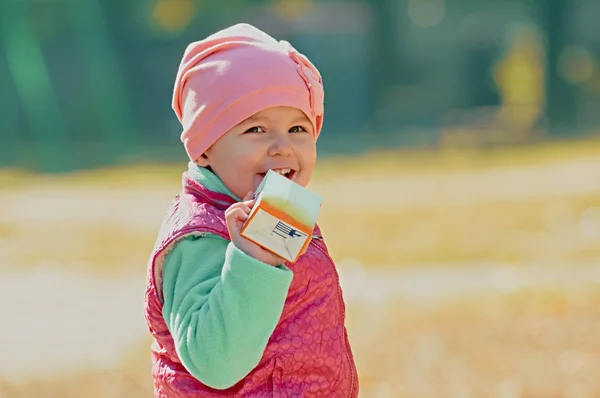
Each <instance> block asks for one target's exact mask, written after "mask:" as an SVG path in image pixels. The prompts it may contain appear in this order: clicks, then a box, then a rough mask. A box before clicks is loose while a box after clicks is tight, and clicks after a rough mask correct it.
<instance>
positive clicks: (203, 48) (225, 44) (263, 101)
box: [173, 24, 324, 161]
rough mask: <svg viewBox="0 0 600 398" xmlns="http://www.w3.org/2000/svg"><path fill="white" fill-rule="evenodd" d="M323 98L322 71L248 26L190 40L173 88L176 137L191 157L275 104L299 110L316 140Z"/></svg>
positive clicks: (301, 56)
mask: <svg viewBox="0 0 600 398" xmlns="http://www.w3.org/2000/svg"><path fill="white" fill-rule="evenodd" d="M323 101H324V92H323V83H322V78H321V75H320V73H319V71H318V70H317V68H316V67H315V66H314V65H313V64H312V63H311V62H310V61H309V60H308V58H306V57H305V56H304V55H302V54H301V53H299V52H298V51H297V50H296V49H294V48H293V47H292V45H291V44H290V43H288V42H286V41H277V40H275V39H274V38H272V37H271V36H269V35H268V34H266V33H265V32H263V31H261V30H259V29H257V28H255V27H254V26H252V25H249V24H237V25H234V26H231V27H229V28H226V29H224V30H221V31H219V32H217V33H214V34H212V35H211V36H209V37H207V38H206V39H204V40H201V41H197V42H194V43H191V44H190V45H189V46H188V47H187V49H186V50H185V53H184V56H183V59H182V60H181V64H180V66H179V70H178V72H177V78H176V80H175V88H174V92H173V110H174V111H175V113H176V114H177V117H178V119H179V121H180V122H181V125H182V127H183V132H182V133H181V141H182V142H183V144H184V146H185V149H186V152H187V154H188V156H189V157H190V159H191V160H192V161H195V160H196V159H198V158H199V157H200V156H201V155H202V154H203V153H204V152H205V151H206V150H207V149H208V148H209V147H210V146H211V145H213V144H214V143H215V142H216V141H217V140H218V139H219V138H220V137H221V136H222V135H223V134H225V133H226V132H228V131H229V130H230V129H231V128H233V127H234V126H236V125H237V124H239V123H241V122H242V121H244V120H246V119H247V118H249V117H250V116H252V115H254V114H255V113H257V112H260V111H261V110H264V109H267V108H270V107H274V106H290V107H294V108H298V109H300V110H301V111H303V112H304V113H305V114H306V116H307V117H308V119H309V120H310V122H311V123H312V125H313V128H314V134H315V139H317V138H318V136H319V134H320V132H321V127H322V125H323V112H324V109H323Z"/></svg>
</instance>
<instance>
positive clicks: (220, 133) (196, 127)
mask: <svg viewBox="0 0 600 398" xmlns="http://www.w3.org/2000/svg"><path fill="white" fill-rule="evenodd" d="M323 99H324V95H323V86H322V83H321V76H320V74H319V72H318V71H317V69H316V68H315V67H314V66H313V65H312V64H311V63H310V61H308V59H307V58H306V57H305V56H303V55H302V54H300V53H299V52H298V51H296V50H295V49H294V48H293V47H292V46H291V45H290V44H289V43H287V42H284V41H279V42H278V41H276V40H275V39H273V38H272V37H270V36H269V35H267V34H266V33H264V32H262V31H260V30H258V29H256V28H254V27H253V26H250V25H247V24H239V25H235V26H232V27H230V28H227V29H225V30H222V31H220V32H217V33H215V34H213V35H211V36H209V37H208V38H206V39H205V40H202V41H199V42H195V43H192V44H191V45H189V46H188V48H187V49H186V52H185V54H184V57H183V60H182V62H181V65H180V67H179V71H178V74H177V79H176V83H175V90H174V96H173V109H174V110H175V113H176V114H177V116H178V118H179V120H180V121H181V124H182V126H183V133H182V134H181V139H182V141H183V144H184V146H185V149H186V152H187V154H188V156H189V157H190V159H191V162H190V164H189V169H188V171H187V172H185V173H184V174H183V189H182V191H181V193H180V194H179V195H178V196H177V197H176V198H175V199H174V201H173V202H172V204H171V207H170V208H169V210H168V212H167V214H166V217H165V219H164V221H163V224H162V227H161V230H160V233H159V236H158V239H157V242H156V246H155V248H154V251H153V253H152V256H151V259H150V262H149V266H148V281H147V289H146V303H145V315H146V319H147V322H148V326H149V329H150V332H151V334H152V336H153V337H154V343H153V345H152V362H153V369H152V374H153V377H154V388H155V396H156V397H169V398H171V397H233V396H235V397H309V396H312V397H356V396H357V395H358V378H357V373H356V368H355V365H354V360H353V357H352V352H351V350H350V346H349V343H348V338H347V333H346V329H345V327H344V318H345V313H344V312H345V309H344V303H343V301H342V294H341V289H340V285H339V279H338V275H337V272H336V269H335V266H334V263H333V261H332V260H331V258H330V257H329V254H328V253H327V248H326V246H325V244H324V243H323V241H322V240H321V239H320V236H319V235H318V234H319V233H320V232H319V229H318V227H315V231H314V235H313V240H312V241H311V244H310V245H309V246H308V249H307V250H306V252H305V253H304V254H303V255H302V256H301V257H300V258H299V259H298V261H296V262H295V263H294V264H291V263H286V262H285V261H284V260H283V259H281V258H279V257H277V256H275V255H273V254H271V253H269V252H267V251H265V250H264V249H262V248H261V247H259V246H257V245H255V244H253V243H252V242H250V241H249V240H246V239H244V238H242V237H241V236H240V229H241V227H242V225H243V223H244V221H245V220H246V219H247V218H248V214H249V212H250V209H251V208H252V206H253V204H254V202H253V200H252V198H253V193H252V191H254V190H255V189H256V188H257V187H258V184H259V183H260V181H261V180H262V178H263V177H264V175H265V173H266V172H267V171H268V170H269V169H272V170H275V171H277V172H279V173H281V174H283V175H285V176H286V177H288V178H290V179H291V180H293V181H295V182H297V183H298V184H301V185H303V186H306V185H307V184H308V182H309V180H310V178H311V175H312V172H313V167H314V165H315V161H316V145H315V142H316V140H317V137H318V136H319V133H320V130H321V126H322V123H323Z"/></svg>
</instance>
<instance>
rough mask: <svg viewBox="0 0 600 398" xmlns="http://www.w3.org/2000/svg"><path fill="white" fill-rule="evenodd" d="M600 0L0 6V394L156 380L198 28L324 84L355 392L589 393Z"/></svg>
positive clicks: (599, 284)
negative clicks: (244, 34)
mask: <svg viewBox="0 0 600 398" xmlns="http://www.w3.org/2000/svg"><path fill="white" fill-rule="evenodd" d="M599 20H600V2H599V1H598V0H568V1H567V0H372V1H368V0H362V1H359V0H356V1H350V0H348V1H341V0H338V1H326V0H246V1H243V0H221V1H201V0H128V1H117V0H78V1H74V0H51V1H50V0H0V299H1V302H2V305H1V306H0V319H1V321H0V325H1V326H0V339H1V341H2V344H0V398H12V397H92V398H93V397H103V398H104V397H150V396H152V380H151V377H150V356H149V344H150V339H149V335H148V332H147V328H146V325H145V321H144V318H143V292H144V284H145V267H146V261H147V259H148V256H149V254H150V251H151V249H152V246H153V243H154V239H155V238H156V233H157V231H158V227H159V225H160V221H161V219H162V217H163V214H164V212H165V211H166V208H167V206H168V204H169V202H170V200H171V199H172V198H173V196H174V195H176V194H177V192H178V190H179V189H180V176H181V172H182V171H183V170H184V169H185V167H186V162H187V161H186V155H185V152H184V150H183V147H182V145H181V143H180V141H179V133H180V126H179V124H178V121H177V119H176V117H175V115H174V113H173V111H172V110H171V95H172V88H173V84H174V79H175V75H176V71H177V67H178V65H179V62H180V60H181V56H182V55H183V52H184V50H185V48H186V46H187V45H188V44H189V43H190V42H192V41H196V40H199V39H202V38H204V37H205V36H207V35H209V34H211V33H213V32H215V31H217V30H219V29H222V28H224V27H226V26H228V25H231V24H234V23H237V22H249V23H252V24H254V25H256V26H257V27H259V28H261V29H263V30H265V31H266V32H267V33H269V34H271V35H273V36H275V37H276V38H278V39H285V40H288V41H290V42H291V43H292V44H293V45H294V46H295V47H296V48H297V49H299V50H300V51H301V52H303V53H304V54H306V55H307V56H308V57H309V58H310V59H311V60H312V61H313V62H314V63H315V64H316V65H317V67H318V68H319V70H320V71H321V73H322V75H323V79H324V83H325V87H326V101H325V104H326V112H325V125H324V130H323V134H322V135H321V138H320V139H319V143H318V148H319V153H320V158H319V162H318V166H317V170H316V174H315V178H314V180H313V181H312V182H311V185H310V188H311V189H312V190H314V191H316V192H318V193H320V194H322V195H323V197H324V205H323V210H322V213H321V215H320V221H319V223H320V225H321V227H322V230H323V231H324V234H325V236H326V242H327V243H328V245H329V248H330V251H331V254H332V256H333V257H334V259H335V260H336V262H337V264H338V267H339V273H340V277H341V282H342V287H343V291H344V296H345V299H346V302H347V317H348V319H347V322H348V329H349V336H350V340H351V343H352V346H353V350H354V353H355V357H356V362H357V366H358V369H359V374H360V381H361V393H360V396H361V398H364V397H367V398H368V397H383V398H386V397H408V398H421V397H423V398H425V397H428V398H429V397H431V398H438V397H449V398H470V397H497V398H534V397H535V398H541V397H549V398H550V397H552V398H554V397H562V398H587V397H598V396H600V379H598V378H597V375H598V373H599V372H600V351H599V349H598V347H600V312H598V310H597V308H598V305H599V304H600V23H598V21H599Z"/></svg>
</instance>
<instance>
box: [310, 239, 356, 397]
mask: <svg viewBox="0 0 600 398" xmlns="http://www.w3.org/2000/svg"><path fill="white" fill-rule="evenodd" d="M313 240H321V241H322V240H323V237H322V236H320V235H314V236H313ZM315 246H316V247H317V248H318V249H319V251H321V253H323V254H324V255H325V258H326V259H327V261H328V262H329V264H330V265H331V266H332V267H333V271H334V272H333V273H334V275H335V279H336V283H337V287H338V288H337V290H338V299H339V302H340V305H341V307H342V310H341V313H342V327H343V328H344V340H345V343H346V360H347V361H348V362H349V363H350V364H351V365H352V368H351V369H350V392H349V395H348V397H349V398H352V394H353V392H354V387H355V380H354V378H355V377H354V376H355V375H354V373H355V369H356V364H355V363H354V358H353V357H352V355H351V354H350V353H351V352H352V350H351V349H350V341H349V340H348V331H347V330H346V306H345V304H344V298H343V295H342V287H341V286H340V276H339V275H338V272H337V268H335V264H334V262H333V260H331V258H330V257H329V254H327V251H326V250H325V249H324V248H323V247H321V246H320V245H318V244H316V243H315Z"/></svg>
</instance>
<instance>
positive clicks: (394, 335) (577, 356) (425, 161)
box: [0, 141, 600, 398]
mask: <svg viewBox="0 0 600 398" xmlns="http://www.w3.org/2000/svg"><path fill="white" fill-rule="evenodd" d="M181 167H182V165H177V166H144V167H142V166H140V167H133V168H129V169H107V170H95V171H90V172H81V173H76V174H73V175H63V176H36V175H30V174H27V173H22V172H16V171H5V172H0V263H1V264H3V271H4V272H16V271H21V270H24V269H31V268H35V267H46V266H53V267H58V268H61V267H62V268H71V269H78V270H80V269H87V270H89V271H91V272H99V273H102V274H103V275H106V274H113V275H115V276H118V275H121V274H123V273H124V272H127V273H131V272H134V273H135V272H137V273H139V274H140V277H141V278H143V273H144V267H145V263H146V260H147V257H148V254H149V250H150V249H151V247H152V244H153V241H154V237H155V235H156V227H157V226H158V223H159V222H160V219H161V217H162V212H163V211H164V209H165V207H166V205H167V204H168V202H169V200H170V199H171V197H172V196H173V195H174V194H175V193H176V192H177V190H178V186H179V176H180V172H181ZM599 181H600V142H598V141H588V142H576V143H569V144H564V143H562V144H545V145H543V146H537V147H531V148H528V147H523V148H519V149H505V150H490V151H487V152H481V151H471V150H463V151H458V150H443V151H437V152H426V151H421V152H415V151H404V152H393V153H392V152H389V153H379V154H369V155H367V156H366V157H365V158H364V159H360V160H358V159H344V158H340V159H332V160H327V161H324V162H322V163H321V164H320V165H319V169H318V171H317V174H316V179H315V181H314V183H313V185H312V187H313V188H314V189H315V190H316V191H318V192H320V193H322V194H323V196H324V199H325V205H324V208H323V212H322V215H321V221H320V224H321V226H322V229H323V230H324V232H325V235H326V237H327V241H328V245H329V246H330V249H331V251H332V253H333V255H334V257H335V258H336V260H344V259H355V260H358V261H359V262H361V263H362V264H365V265H366V269H367V272H369V269H370V268H373V269H374V268H376V269H382V268H386V269H393V268H394V267H402V266H411V267H414V266H428V265H431V264H436V265H442V266H452V265H454V264H458V265H465V264H473V263H475V264H477V263H489V262H506V263H510V264H514V265H516V266H527V265H529V264H548V265H550V264H555V265H556V264H561V265H563V266H570V267H573V272H577V267H576V265H577V264H580V263H600V216H599V214H600V213H599V211H598V208H600V184H598V182H599ZM33 183H35V184H36V185H35V186H34V185H33ZM25 207H27V208H29V209H33V208H35V209H36V211H35V212H34V215H33V216H32V215H31V214H29V213H27V212H24V211H22V210H23V208H25ZM91 210H93V211H94V212H95V213H96V215H95V216H89V214H90V211H91ZM28 214H29V215H28ZM457 272H459V271H458V270H457ZM461 272H462V271H461ZM592 282H593V281H590V285H589V286H587V287H580V288H578V289H575V288H573V287H569V286H567V285H564V286H563V285H556V286H546V287H531V288H526V289H521V290H518V291H514V292H512V293H509V294H508V293H507V294H502V293H498V292H490V293H489V294H488V295H478V296H474V297H469V296H464V297H449V298H447V299H444V300H443V301H437V302H435V303H431V304H429V305H424V304H423V305H419V304H418V303H417V304H415V303H414V302H407V301H401V300H399V299H389V300H387V301H383V302H364V303H358V302H352V303H350V304H349V308H348V325H349V330H350V337H351V340H352V344H353V347H354V351H355V355H356V360H357V365H358V367H359V372H360V376H361V386H362V387H361V391H362V393H361V397H363V398H364V397H367V398H369V397H376V398H379V397H383V398H385V397H407V398H413V397H414V398H428V397H431V398H438V397H441V398H444V397H449V398H454V397H457V398H458V397H465V398H467V397H498V398H534V397H535V398H538V397H539V398H541V397H547V398H551V397H557V398H558V397H563V398H587V397H597V396H600V382H599V381H598V379H597V377H596V375H597V374H598V371H600V351H599V350H598V349H597V347H600V337H599V336H600V315H599V314H600V313H599V312H598V311H597V308H598V306H599V305H600V294H599V293H598V291H600V290H599V289H598V287H600V284H598V283H596V282H597V281H596V282H593V283H592ZM107 294H110V292H107ZM16 327H19V325H18V324H17V325H16ZM97 344H102V342H101V341H100V342H97ZM148 344H149V342H148V341H143V340H142V341H140V342H139V345H137V346H134V347H131V351H130V352H127V353H124V357H123V360H122V361H121V363H120V364H119V365H118V366H115V367H113V368H108V369H92V368H82V369H80V370H78V371H74V372H72V373H69V374H65V375H50V374H49V375H44V374H40V375H34V376H28V377H27V378H26V379H25V380H16V379H12V380H11V379H7V378H6V377H4V378H3V377H2V376H0V398H13V397H42V398H45V397H52V398H54V397H61V398H63V397H64V398H70V397H90V398H95V397H98V398H99V397H102V398H104V397H115V398H116V397H128V398H129V397H132V398H135V397H149V396H151V395H152V393H151V380H150V378H149V370H150V368H149V352H148ZM74 349H76V348H74ZM2 360H8V359H7V358H2ZM76 366H77V364H74V367H76Z"/></svg>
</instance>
